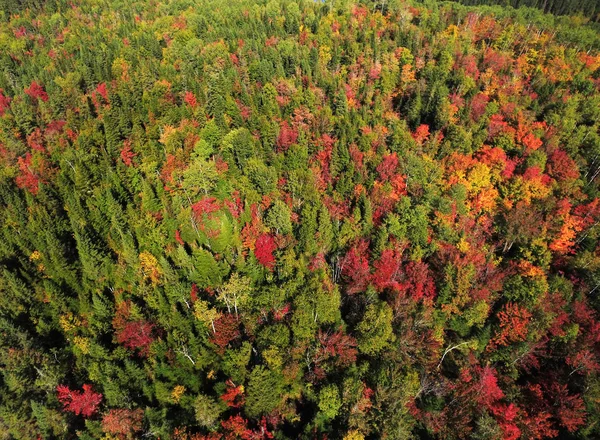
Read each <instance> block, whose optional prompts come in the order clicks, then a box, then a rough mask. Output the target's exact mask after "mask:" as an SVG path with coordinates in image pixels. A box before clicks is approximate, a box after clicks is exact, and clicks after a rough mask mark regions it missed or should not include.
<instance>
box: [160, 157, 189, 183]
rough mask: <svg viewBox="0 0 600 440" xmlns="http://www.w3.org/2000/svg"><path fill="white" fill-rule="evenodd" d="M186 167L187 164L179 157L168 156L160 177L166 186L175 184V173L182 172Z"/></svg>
mask: <svg viewBox="0 0 600 440" xmlns="http://www.w3.org/2000/svg"><path fill="white" fill-rule="evenodd" d="M185 166H186V164H185V162H183V161H182V160H181V159H179V158H178V157H177V156H174V155H172V154H167V160H166V162H165V164H164V165H163V167H162V170H161V171H160V177H161V179H162V180H163V182H164V183H165V184H172V183H173V172H174V171H175V170H181V169H183V168H184V167H185Z"/></svg>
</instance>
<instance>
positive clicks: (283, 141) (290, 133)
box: [277, 121, 298, 151]
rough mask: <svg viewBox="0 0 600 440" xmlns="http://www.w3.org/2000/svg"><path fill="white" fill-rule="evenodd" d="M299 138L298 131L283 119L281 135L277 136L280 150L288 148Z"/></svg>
mask: <svg viewBox="0 0 600 440" xmlns="http://www.w3.org/2000/svg"><path fill="white" fill-rule="evenodd" d="M297 140H298V131H297V130H295V129H294V128H292V127H290V126H289V124H288V123H287V121H282V122H281V124H280V125H279V135H278V136H277V147H278V150H279V151H285V150H287V149H288V148H289V147H290V145H292V144H295V143H296V141H297Z"/></svg>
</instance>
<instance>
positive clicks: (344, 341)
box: [316, 329, 358, 367]
mask: <svg viewBox="0 0 600 440" xmlns="http://www.w3.org/2000/svg"><path fill="white" fill-rule="evenodd" d="M317 339H318V341H319V344H320V345H321V346H320V347H319V349H318V351H317V356H316V357H317V358H321V359H322V360H325V359H328V358H335V362H336V365H338V366H340V367H346V366H348V365H352V364H353V363H354V362H355V361H356V355H357V353H358V351H357V349H356V340H355V339H354V338H353V337H352V336H350V335H347V334H345V333H344V332H343V331H342V330H341V329H340V330H338V331H337V332H335V333H324V332H323V331H321V330H319V334H318V336H317Z"/></svg>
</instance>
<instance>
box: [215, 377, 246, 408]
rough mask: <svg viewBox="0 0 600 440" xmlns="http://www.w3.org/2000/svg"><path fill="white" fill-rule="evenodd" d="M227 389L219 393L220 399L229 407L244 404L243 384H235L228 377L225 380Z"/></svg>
mask: <svg viewBox="0 0 600 440" xmlns="http://www.w3.org/2000/svg"><path fill="white" fill-rule="evenodd" d="M225 384H226V385H227V390H226V391H225V393H223V394H222V395H221V400H222V401H223V402H225V403H226V404H227V406H229V407H230V408H240V407H242V406H243V405H244V400H245V399H244V386H243V385H237V386H236V385H235V384H234V383H233V382H232V381H231V380H230V379H228V380H227V382H225Z"/></svg>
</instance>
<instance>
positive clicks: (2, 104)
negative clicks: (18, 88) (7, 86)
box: [0, 89, 11, 116]
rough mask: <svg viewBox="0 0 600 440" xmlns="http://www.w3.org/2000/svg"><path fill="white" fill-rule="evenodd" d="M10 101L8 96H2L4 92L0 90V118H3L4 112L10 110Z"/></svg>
mask: <svg viewBox="0 0 600 440" xmlns="http://www.w3.org/2000/svg"><path fill="white" fill-rule="evenodd" d="M10 101H11V99H10V98H9V97H8V96H4V90H2V89H0V116H3V115H4V112H5V111H6V110H7V109H9V108H10Z"/></svg>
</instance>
